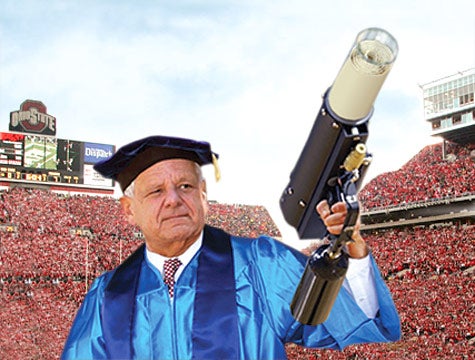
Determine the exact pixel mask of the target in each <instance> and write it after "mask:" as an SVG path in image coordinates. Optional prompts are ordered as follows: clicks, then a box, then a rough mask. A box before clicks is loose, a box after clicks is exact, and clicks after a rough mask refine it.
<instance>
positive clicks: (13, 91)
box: [0, 0, 475, 247]
mask: <svg viewBox="0 0 475 360" xmlns="http://www.w3.org/2000/svg"><path fill="white" fill-rule="evenodd" d="M367 27H381V28H383V29H386V30H387V31H389V32H390V33H391V34H392V35H394V37H395V38H396V39H397V40H398V43H399V57H398V59H397V60H396V63H395V65H394V68H393V69H392V71H391V73H390V74H389V76H388V78H387V80H386V82H385V84H384V86H383V88H382V90H381V92H380V94H379V96H378V98H377V100H376V103H375V112H374V115H373V117H372V119H371V122H370V135H369V140H368V142H367V145H368V148H369V151H370V152H371V153H373V156H374V160H373V163H372V164H371V166H370V168H369V171H368V173H367V175H366V178H365V180H366V181H369V180H370V179H372V178H373V177H375V176H377V175H378V174H381V173H384V172H387V171H393V170H396V169H398V168H400V167H401V166H402V165H403V164H404V163H406V162H407V161H408V160H409V159H410V158H412V157H413V156H414V155H415V154H416V153H417V152H419V151H420V150H421V149H422V148H423V147H424V146H425V145H427V144H429V143H433V142H439V141H440V140H439V139H434V138H431V137H430V125H429V124H428V123H426V122H425V121H424V120H423V102H422V91H421V89H420V85H422V84H426V83H428V82H431V81H433V80H437V79H440V78H442V77H445V76H449V75H452V74H455V73H457V72H458V71H463V70H466V69H468V68H472V67H474V66H475V2H473V0H454V1H450V2H448V1H440V0H436V1H414V0H401V1H392V2H382V1H376V0H365V1H351V2H350V1H345V0H333V1H331V2H322V1H316V0H294V1H284V0H273V1H258V0H252V1H251V0H238V1H237V0H236V1H223V0H221V1H219V0H208V1H206V0H203V1H197V0H195V1H190V0H185V1H151V0H150V1H147V0H137V1H121V0H102V1H93V0H81V1H59V0H29V1H27V0H1V1H0V131H8V122H9V114H10V112H11V111H15V110H18V109H19V106H20V104H21V103H22V102H23V101H24V100H26V99H33V100H39V101H42V102H43V103H44V104H45V105H46V107H47V109H48V114H50V115H53V116H55V117H56V119H57V120H56V121H57V134H56V135H57V137H58V138H62V139H73V140H80V141H89V142H96V143H105V144H114V145H116V146H122V145H124V144H126V143H128V142H130V141H133V140H136V139H138V138H141V137H145V136H149V135H152V134H160V135H171V136H180V137H191V138H194V139H199V140H206V141H209V142H210V143H211V144H212V147H213V149H214V151H216V152H217V153H219V154H220V167H221V171H222V180H221V181H220V182H219V183H215V182H214V180H213V171H212V169H208V168H206V169H205V175H206V176H207V178H208V192H209V199H212V200H217V201H219V202H223V203H240V204H250V205H264V206H265V207H266V208H267V209H268V210H269V211H270V213H271V216H272V217H273V219H274V220H275V221H276V222H277V224H278V226H279V228H280V230H281V231H282V233H283V235H284V240H285V241H286V242H288V243H290V244H292V245H295V246H297V247H301V246H304V245H305V244H303V243H304V242H299V243H297V242H296V240H297V237H296V233H295V231H294V229H293V228H291V227H290V226H288V225H287V224H285V221H284V220H283V217H282V215H281V212H280V209H279V205H278V203H279V198H280V195H281V193H282V191H283V189H284V188H285V186H286V185H287V183H288V180H289V174H290V172H291V170H292V169H293V167H294V165H295V162H296V160H297V158H298V156H299V154H300V151H301V149H302V146H303V144H304V142H305V140H306V139H307V136H308V133H309V131H310V128H311V126H312V124H313V121H314V119H315V116H316V114H317V111H318V109H319V108H320V105H321V95H322V94H323V93H324V92H325V90H326V89H327V88H328V87H329V86H330V85H331V84H332V82H333V80H334V78H335V76H336V75H337V73H338V71H339V69H340V67H341V65H342V64H343V62H344V60H345V58H346V56H347V54H348V52H349V50H350V48H351V46H352V44H353V42H354V40H355V37H356V35H357V34H358V32H359V31H361V30H363V29H365V28H367Z"/></svg>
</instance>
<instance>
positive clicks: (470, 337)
mask: <svg viewBox="0 0 475 360" xmlns="http://www.w3.org/2000/svg"><path fill="white" fill-rule="evenodd" d="M439 147H440V145H439ZM437 149H438V147H437V145H434V146H429V147H427V148H425V149H423V151H421V153H420V154H419V155H418V156H416V157H415V158H413V159H412V160H411V161H410V162H409V163H408V164H406V165H405V166H404V167H403V168H402V169H401V171H400V173H398V172H395V173H393V174H392V175H391V176H393V177H394V179H396V180H395V181H397V184H399V186H395V187H393V188H387V187H384V194H383V195H382V199H381V200H378V201H377V202H376V200H375V202H374V203H371V201H372V200H373V199H374V197H375V194H376V196H378V195H380V194H381V191H380V190H381V189H379V186H381V184H382V183H383V180H381V179H379V178H377V179H375V180H374V181H372V182H370V183H369V184H368V186H367V187H366V188H365V189H364V191H365V192H366V193H365V199H364V202H365V204H366V205H365V206H368V207H371V206H377V207H380V206H389V205H394V204H396V203H397V201H398V196H399V195H398V194H395V193H391V191H393V192H398V191H403V192H404V191H405V190H404V189H402V188H403V187H404V186H401V184H402V183H404V184H405V183H407V184H408V186H410V184H415V183H417V182H418V181H419V180H420V179H419V172H424V173H425V174H433V170H431V169H430V168H431V167H432V166H435V167H439V166H440V167H441V169H442V168H443V169H444V170H443V171H445V172H446V175H445V177H444V179H452V180H450V181H455V182H460V181H462V180H459V176H458V173H457V171H460V169H461V168H463V169H465V170H466V172H463V174H469V175H467V176H471V177H472V179H473V167H474V165H473V163H472V165H471V168H470V166H469V165H470V163H469V162H467V161H468V160H467V156H468V155H467V154H468V152H467V149H461V148H457V147H452V148H451V149H452V150H453V151H452V152H453V153H455V154H456V159H455V160H454V162H453V163H447V161H441V160H440V159H438V156H441V154H440V153H439V150H437ZM434 153H435V154H434ZM464 154H465V155H467V156H465V155H464ZM464 156H465V157H464ZM457 162H460V164H457V165H454V164H455V163H457ZM444 166H445V167H444ZM407 169H413V170H411V172H408V171H409V170H407ZM416 169H417V170H416ZM439 171H442V170H439ZM453 172H455V173H453ZM470 174H471V175H470ZM384 176H387V175H384ZM384 176H383V177H384ZM464 176H465V175H464ZM444 181H445V180H444ZM447 181H448V180H447ZM432 185H433V182H430V183H428V184H425V185H424V184H423V183H422V182H421V183H420V184H419V185H418V186H420V187H421V188H419V191H420V192H421V193H425V192H426V191H427V192H428V193H430V194H439V193H440V196H447V195H450V196H452V195H454V196H455V195H456V194H458V195H462V194H465V193H467V191H468V192H469V193H470V192H471V193H473V192H475V189H474V188H473V186H474V185H473V184H472V182H471V181H468V182H467V181H464V184H460V185H459V184H457V185H455V184H454V185H447V186H449V187H451V188H452V190H451V191H452V193H450V192H444V191H445V190H443V189H444V188H445V185H442V186H441V189H442V192H437V191H435V192H432V193H431V191H433V190H434V189H433V186H432ZM374 186H376V187H377V188H376V189H375V188H374ZM411 186H412V185H411ZM422 186H427V187H428V188H427V189H424V188H422ZM401 189H402V190H401ZM386 192H387V193H388V194H386ZM371 194H373V195H371ZM385 196H389V198H391V199H392V200H391V202H387V203H385V202H383V201H382V200H384V197H385ZM431 196H435V195H431ZM370 199H371V201H370ZM401 199H404V200H402V201H423V200H424V196H422V195H421V196H419V197H414V198H409V197H407V196H405V195H404V194H401ZM428 199H429V198H428ZM368 202H370V203H371V204H370V205H368ZM207 221H208V223H209V224H211V225H214V226H218V227H222V228H224V229H226V230H227V231H229V232H230V233H232V234H235V235H239V236H258V235H259V234H268V235H271V236H274V237H277V238H279V237H280V233H279V231H278V229H277V227H276V226H275V224H274V223H273V221H272V219H271V218H270V216H269V214H268V213H267V211H266V209H265V208H264V207H262V206H247V205H224V204H219V203H215V202H210V213H209V216H208V219H207ZM1 224H5V225H14V226H13V227H8V226H6V227H2V228H0V289H1V301H0V303H1V304H2V307H1V311H0V326H1V328H2V332H1V334H0V353H1V354H2V356H1V357H2V358H5V359H20V358H23V359H34V358H41V359H55V358H58V356H59V353H60V352H61V349H62V346H63V343H64V341H65V339H66V336H67V333H68V330H69V328H70V325H71V322H72V320H73V318H74V316H75V313H76V311H77V309H78V307H79V305H80V304H81V302H82V300H83V298H84V295H85V292H86V290H87V288H88V287H89V286H90V284H91V282H92V281H93V280H94V278H95V277H97V276H98V275H100V274H101V273H102V272H103V271H106V270H109V269H112V268H113V267H115V266H117V265H118V264H119V263H120V261H122V260H123V259H124V258H125V257H126V256H128V255H129V254H130V253H131V252H132V251H133V250H134V249H135V248H136V247H137V246H138V245H139V244H141V243H142V239H141V234H140V232H138V230H137V229H136V228H134V227H132V226H130V225H129V224H128V223H127V222H126V221H125V219H124V218H123V216H122V215H121V211H120V206H119V203H118V201H117V200H115V199H113V198H110V197H99V196H97V197H95V196H90V195H72V196H70V195H64V194H55V193H51V192H48V191H44V190H34V189H24V188H13V189H9V190H6V191H3V192H0V225H1ZM365 236H366V238H367V240H368V242H369V244H370V246H371V248H372V251H373V254H374V256H375V257H376V259H377V261H378V264H379V265H380V269H381V272H382V274H383V276H384V278H385V279H386V281H387V284H388V286H389V288H390V289H391V291H392V293H393V297H394V300H395V303H396V306H397V308H398V310H399V312H400V316H401V322H402V329H403V338H402V339H401V341H399V342H396V343H390V344H367V345H354V346H351V347H348V348H347V349H345V350H344V351H342V352H338V351H332V350H314V349H305V348H303V347H300V346H296V345H289V346H288V347H287V352H288V356H289V358H290V359H319V358H326V359H381V358H386V359H469V358H473V356H474V354H475V344H474V342H475V341H474V339H475V315H474V314H475V306H474V304H475V286H474V267H475V252H474V250H473V249H474V248H475V247H474V245H475V222H474V220H473V219H471V220H470V219H469V220H458V221H457V222H451V223H447V224H439V225H425V226H417V227H401V228H393V229H387V230H384V231H379V232H375V231H373V232H368V233H366V234H365Z"/></svg>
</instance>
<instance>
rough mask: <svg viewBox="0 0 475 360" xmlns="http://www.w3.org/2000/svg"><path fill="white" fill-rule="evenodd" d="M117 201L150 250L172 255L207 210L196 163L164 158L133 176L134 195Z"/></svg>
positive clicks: (190, 237) (196, 231) (198, 229)
mask: <svg viewBox="0 0 475 360" xmlns="http://www.w3.org/2000/svg"><path fill="white" fill-rule="evenodd" d="M121 204H122V207H123V209H124V211H125V214H126V215H127V218H128V220H129V222H130V223H131V224H133V225H137V226H138V227H139V228H140V229H141V231H142V233H143V234H144V236H145V240H146V244H147V247H148V248H149V249H150V250H151V251H154V252H157V253H160V254H162V255H165V256H171V255H173V256H175V255H179V254H176V252H183V251H184V250H186V248H188V247H189V246H190V245H191V244H192V243H193V242H195V241H196V239H197V238H198V236H199V234H200V233H201V231H202V230H203V227H204V223H205V216H206V213H207V210H208V203H207V200H206V183H205V181H204V180H203V179H202V178H201V172H200V169H199V167H198V165H197V164H196V163H194V162H192V161H189V160H185V159H171V160H164V161H160V162H158V163H156V164H155V165H153V166H151V167H149V168H148V169H146V170H145V171H143V172H142V173H141V174H140V175H139V176H138V177H137V178H136V179H135V190H134V196H133V197H122V198H121ZM177 249H178V250H177ZM180 249H181V250H183V251H181V250H180ZM172 253H173V254H172Z"/></svg>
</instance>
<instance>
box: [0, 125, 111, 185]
mask: <svg viewBox="0 0 475 360" xmlns="http://www.w3.org/2000/svg"><path fill="white" fill-rule="evenodd" d="M113 152H114V146H113V145H107V144H95V143H87V142H81V141H74V140H64V139H57V138H55V137H51V136H42V135H29V134H16V133H5V132H0V180H2V179H5V180H9V181H17V182H28V183H51V184H63V185H71V186H73V185H80V186H86V187H92V188H112V187H113V186H114V183H113V181H112V180H110V179H105V178H103V177H102V176H101V175H100V174H99V173H97V172H96V171H95V170H94V169H93V165H94V164H95V163H96V162H98V161H100V160H103V159H106V158H108V157H110V156H111V155H112V154H113Z"/></svg>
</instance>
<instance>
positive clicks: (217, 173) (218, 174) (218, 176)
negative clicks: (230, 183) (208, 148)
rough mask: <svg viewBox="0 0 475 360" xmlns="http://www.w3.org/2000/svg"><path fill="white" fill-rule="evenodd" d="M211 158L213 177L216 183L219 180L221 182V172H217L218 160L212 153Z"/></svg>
mask: <svg viewBox="0 0 475 360" xmlns="http://www.w3.org/2000/svg"><path fill="white" fill-rule="evenodd" d="M211 158H212V159H213V166H214V177H215V179H216V182H218V181H219V180H221V171H220V170H219V165H218V158H217V157H216V155H215V154H214V153H211Z"/></svg>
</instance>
